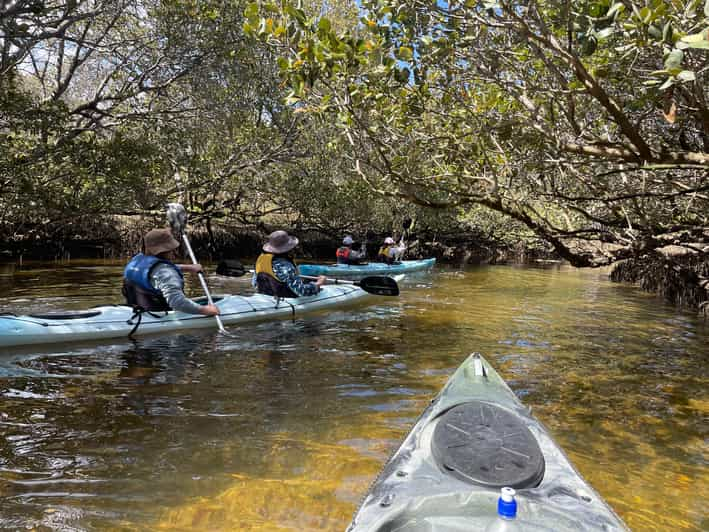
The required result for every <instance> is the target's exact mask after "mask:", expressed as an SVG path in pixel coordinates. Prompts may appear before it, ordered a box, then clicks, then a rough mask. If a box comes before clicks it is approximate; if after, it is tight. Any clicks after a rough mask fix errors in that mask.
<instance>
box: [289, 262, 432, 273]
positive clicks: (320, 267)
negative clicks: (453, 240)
mask: <svg viewBox="0 0 709 532" xmlns="http://www.w3.org/2000/svg"><path fill="white" fill-rule="evenodd" d="M435 264H436V259H422V260H402V261H401V262H398V263H396V264H386V263H384V262H369V263H367V264H300V265H299V266H298V269H299V271H300V273H301V274H302V275H329V276H332V277H355V276H362V275H392V274H398V273H409V272H415V271H419V270H427V269H429V268H433V266H434V265H435Z"/></svg>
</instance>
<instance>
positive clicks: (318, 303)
mask: <svg viewBox="0 0 709 532" xmlns="http://www.w3.org/2000/svg"><path fill="white" fill-rule="evenodd" d="M365 296H369V294H367V293H366V292H365V291H364V290H361V289H360V288H357V287H355V286H352V285H326V286H323V287H322V288H321V290H320V292H319V293H318V294H316V295H313V296H307V297H299V298H292V299H281V300H276V298H274V297H271V296H267V295H263V294H254V295H251V296H239V295H225V296H215V297H214V300H215V304H216V305H217V307H219V309H220V311H221V316H220V317H221V319H222V322H223V323H224V325H237V324H241V323H249V322H259V321H268V320H275V319H288V318H294V317H298V316H301V315H303V314H306V313H309V312H316V311H319V310H323V309H330V308H334V307H339V306H344V305H347V304H350V303H354V302H357V301H358V300H360V299H362V298H364V297H365ZM135 323H136V318H135V316H134V313H133V309H132V308H131V307H128V306H125V305H110V306H100V307H95V308H92V309H90V310H88V311H85V312H79V313H71V312H68V313H66V314H64V315H63V316H62V315H28V316H16V315H11V314H4V315H0V347H9V346H23V345H38V344H51V343H61V342H74V341H83V340H103V339H109V338H120V337H126V336H128V335H129V334H130V332H131V331H132V330H133V327H134V326H135ZM200 328H216V320H215V319H214V318H213V317H209V316H202V315H195V314H185V313H182V312H175V311H170V312H168V313H156V314H154V315H153V314H149V313H143V315H142V316H141V323H140V325H139V326H138V328H137V329H136V330H135V332H134V333H133V334H134V335H136V336H139V335H148V334H157V333H163V332H171V331H179V330H187V329H200Z"/></svg>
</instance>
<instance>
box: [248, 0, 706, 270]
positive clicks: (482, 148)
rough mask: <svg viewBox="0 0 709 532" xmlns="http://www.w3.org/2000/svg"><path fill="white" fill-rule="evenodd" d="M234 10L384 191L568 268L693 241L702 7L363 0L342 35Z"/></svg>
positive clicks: (282, 10)
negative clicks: (518, 227) (453, 215)
mask: <svg viewBox="0 0 709 532" xmlns="http://www.w3.org/2000/svg"><path fill="white" fill-rule="evenodd" d="M245 15H246V17H247V22H246V25H245V29H246V30H247V31H249V32H250V33H252V34H253V35H256V36H259V37H260V38H261V39H262V40H264V41H265V42H268V43H270V44H271V45H272V46H274V48H275V49H277V50H278V52H279V54H280V55H281V59H279V65H280V67H281V69H282V73H283V75H284V78H285V79H286V80H287V82H288V84H289V86H290V88H291V93H290V95H289V99H288V101H289V103H290V104H291V105H293V106H294V107H295V108H297V109H299V110H301V111H308V112H313V113H317V114H322V115H327V116H330V117H332V119H334V120H335V121H336V122H337V124H339V126H340V132H341V136H340V138H341V139H342V141H343V143H344V144H345V145H346V146H347V147H348V149H349V150H350V151H351V153H352V157H353V161H354V167H355V168H356V171H357V172H358V174H359V175H360V177H361V179H363V180H364V181H366V182H367V183H368V184H369V185H370V186H371V187H372V188H373V189H374V190H376V191H378V192H380V193H381V194H382V195H389V196H396V197H401V198H405V199H407V200H409V201H412V202H415V203H418V204H421V205H426V206H429V207H435V208H444V207H445V208H447V207H450V206H459V207H464V208H466V206H470V205H482V206H485V207H486V208H489V209H493V210H495V211H499V212H501V213H504V214H505V215H507V216H510V217H512V218H513V219H515V220H518V221H520V222H522V223H524V224H525V225H526V226H527V227H529V228H531V229H533V230H534V231H535V232H536V233H537V234H538V235H540V236H541V237H543V238H544V239H545V240H547V241H548V242H550V243H551V244H552V245H553V246H554V248H555V249H556V250H557V251H558V252H559V253H560V254H561V255H562V256H563V257H565V258H567V259H569V260H570V261H571V262H572V263H573V264H575V265H580V266H588V265H598V264H606V263H610V262H612V261H615V260H617V259H619V258H622V257H627V256H630V255H633V254H637V253H639V252H642V251H643V250H648V249H652V248H654V247H658V246H661V245H662V244H663V242H664V241H666V240H667V239H675V238H676V236H677V234H678V232H684V233H686V234H688V235H689V236H688V238H689V239H690V240H691V239H697V238H700V237H702V234H701V233H702V231H703V230H704V227H706V226H707V213H708V212H709V210H708V209H707V207H708V204H707V199H708V198H707V195H706V193H707V190H708V188H709V183H708V182H707V169H709V153H707V152H708V151H709V150H708V148H709V110H708V109H707V90H706V81H707V75H708V72H709V69H708V68H707V67H708V66H709V63H708V61H707V59H708V58H709V18H708V17H709V2H704V1H700V0H690V1H680V0H669V1H667V0H647V1H645V0H642V1H638V0H625V1H618V2H613V1H610V0H586V1H579V2H568V1H559V0H543V1H506V0H500V1H494V0H485V1H481V0H465V1H436V2H430V1H423V0H369V1H364V2H362V4H361V18H360V21H359V24H358V25H356V26H355V27H353V28H350V29H348V30H345V31H336V29H334V27H333V25H332V24H331V23H330V21H329V20H328V19H327V18H326V17H323V16H319V15H316V16H307V14H306V13H305V12H304V11H303V10H302V9H300V8H299V6H298V5H296V4H294V3H292V2H287V1H283V2H259V3H253V4H251V5H250V6H249V7H247V9H246V12H245ZM591 241H592V242H595V243H598V242H599V241H603V242H604V244H603V245H594V246H589V244H588V242H591Z"/></svg>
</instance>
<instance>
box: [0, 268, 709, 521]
mask: <svg viewBox="0 0 709 532" xmlns="http://www.w3.org/2000/svg"><path fill="white" fill-rule="evenodd" d="M120 276H121V265H119V264H118V263H115V262H77V261H72V262H68V263H57V264H46V263H45V264H25V265H23V266H22V267H18V266H15V265H0V312H15V313H23V314H26V313H31V312H39V311H47V310H60V309H85V308H88V307H91V306H94V305H98V304H105V303H120V302H121V300H122V298H121V296H120ZM209 282H210V284H211V285H212V287H213V289H214V291H215V292H217V293H238V292H241V293H248V292H250V291H251V288H250V286H249V284H248V280H247V279H243V278H242V279H228V278H218V277H216V276H210V278H209ZM401 288H402V293H401V296H400V297H398V298H391V297H389V298H385V297H378V298H375V297H372V298H370V299H367V300H366V302H365V303H364V304H362V305H359V306H357V307H353V308H348V309H346V310H341V311H330V312H329V313H326V314H324V313H321V314H314V315H309V316H304V317H300V318H297V319H296V320H295V322H292V321H290V320H285V321H279V322H274V323H264V324H252V325H243V326H239V327H236V326H232V327H230V328H229V329H230V331H231V332H233V333H234V336H233V337H225V336H222V335H219V334H217V333H216V332H215V331H211V330H202V331H197V332H183V333H179V334H177V333H176V334H168V335H165V336H159V337H156V336H153V337H139V338H138V339H137V340H135V341H131V340H129V339H118V340H112V341H110V342H103V343H90V342H89V343H82V344H71V345H58V346H54V347H43V348H34V349H26V350H14V351H10V350H8V349H4V350H3V351H1V352H0V353H1V354H0V442H1V445H0V529H9V530H18V529H19V530H23V529H34V530H62V531H64V530H70V531H83V530H249V531H295V530H328V531H329V530H340V531H341V530H344V529H345V528H346V526H347V524H348V523H349V520H350V518H351V517H352V513H353V512H354V510H355V508H356V506H357V504H358V502H359V500H360V499H361V497H362V496H363V495H364V493H365V492H366V490H367V488H368V486H369V484H370V483H371V482H372V481H373V479H374V477H375V476H376V474H377V473H378V471H379V470H380V468H381V467H382V465H383V463H384V461H385V460H386V459H387V457H388V456H389V454H390V453H391V452H392V451H393V450H394V449H395V448H396V446H397V445H398V444H399V442H400V441H401V439H402V438H403V436H405V434H406V433H407V431H408V430H409V429H410V428H411V426H412V424H413V423H414V422H415V421H416V419H417V417H418V416H419V414H420V413H421V411H422V410H423V409H424V407H425V406H426V405H427V403H428V402H429V401H430V399H431V398H432V397H433V396H434V395H435V394H436V393H437V392H438V390H439V389H440V388H441V386H442V385H443V384H444V383H445V381H446V380H447V378H448V377H449V376H450V375H451V374H452V373H453V371H454V370H455V368H456V367H457V366H458V365H459V364H460V363H461V362H462V361H463V360H464V359H465V357H466V356H467V355H468V354H469V353H471V352H473V351H479V352H481V353H482V354H483V355H485V356H486V357H487V358H488V360H489V361H490V362H491V363H492V364H493V365H494V366H495V367H496V368H497V369H498V371H499V372H500V374H501V375H502V377H503V378H505V379H506V380H507V382H508V384H509V385H510V387H511V388H512V389H513V390H514V391H515V393H516V394H517V395H518V397H519V398H520V399H521V400H522V401H523V402H524V403H525V404H527V405H529V406H531V407H532V408H533V411H534V413H535V414H536V416H537V417H538V418H539V419H540V420H541V421H542V422H543V423H545V424H546V426H547V427H548V429H549V430H550V432H551V433H552V435H553V436H554V437H555V439H556V441H557V442H558V443H559V445H560V446H561V447H562V448H563V449H564V450H565V451H566V452H567V454H568V455H569V457H570V458H571V460H572V462H573V463H574V464H575V465H576V466H577V468H578V469H579V470H580V471H581V473H582V474H583V475H584V477H585V478H586V479H587V480H588V481H589V482H590V483H591V484H592V485H593V486H594V488H595V489H596V490H597V491H598V492H599V493H600V494H601V495H602V496H603V497H604V498H605V499H606V501H607V502H608V503H609V504H610V505H611V506H612V507H613V508H614V509H615V510H616V511H617V512H618V514H619V515H620V516H621V517H622V518H623V519H624V520H625V521H626V523H627V524H628V525H629V526H630V527H631V528H632V529H633V530H709V517H707V516H708V514H709V512H707V510H706V507H707V504H706V501H707V500H709V469H708V468H707V462H708V461H709V452H708V451H709V446H708V444H707V442H708V441H709V394H708V390H709V386H708V384H709V376H708V372H707V362H708V361H709V324H708V323H707V322H705V321H703V320H702V319H701V318H698V317H697V316H695V315H694V314H693V313H691V312H683V311H678V310H676V309H675V308H674V307H670V306H667V305H665V304H663V303H662V302H661V301H659V300H658V299H657V298H656V297H654V296H652V295H650V294H646V293H643V292H641V291H639V290H637V289H635V288H633V287H631V286H625V285H618V284H613V283H610V282H609V281H608V280H607V278H606V275H605V273H604V272H599V271H580V270H574V269H572V268H568V267H558V266H550V267H544V268H542V267H539V268H522V267H506V266H494V267H467V268H465V269H461V270H459V269H454V268H451V267H438V268H436V269H435V270H434V271H433V272H431V273H429V274H417V275H415V276H412V277H411V278H408V279H406V280H404V281H403V282H402V283H401ZM198 289H199V286H198V284H197V283H196V282H193V283H192V284H191V286H190V290H191V292H192V293H193V294H194V295H197V294H198ZM702 501H704V502H702Z"/></svg>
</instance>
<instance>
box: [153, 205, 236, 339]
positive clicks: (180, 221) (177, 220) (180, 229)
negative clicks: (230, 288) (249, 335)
mask: <svg viewBox="0 0 709 532" xmlns="http://www.w3.org/2000/svg"><path fill="white" fill-rule="evenodd" d="M167 221H168V222H170V226H171V227H172V230H173V231H174V232H176V233H179V234H180V235H182V241H183V242H184V243H185V248H186V249H187V253H188V254H189V256H190V259H192V264H198V262H197V259H196V258H195V256H194V252H193V251H192V246H190V241H189V239H188V238H187V234H186V233H185V226H186V225H187V211H186V210H185V208H184V207H183V206H182V205H181V204H179V203H168V204H167ZM197 276H198V277H199V282H200V283H201V284H202V289H203V290H204V293H205V295H206V296H207V302H208V303H209V304H210V305H214V301H212V294H210V293H209V288H208V287H207V280H206V279H205V277H204V273H203V272H199V273H198V274H197ZM214 317H215V318H216V319H217V325H218V326H219V332H221V333H224V334H228V333H227V332H226V329H225V328H224V324H223V323H222V319H221V318H220V317H219V316H218V315H217V316H214Z"/></svg>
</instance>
